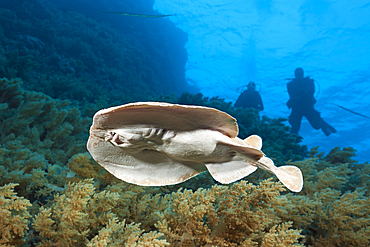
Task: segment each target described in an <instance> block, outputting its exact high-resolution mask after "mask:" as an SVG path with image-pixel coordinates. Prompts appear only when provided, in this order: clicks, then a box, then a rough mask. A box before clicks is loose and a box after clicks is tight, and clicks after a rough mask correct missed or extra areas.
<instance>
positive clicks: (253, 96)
mask: <svg viewBox="0 0 370 247" xmlns="http://www.w3.org/2000/svg"><path fill="white" fill-rule="evenodd" d="M234 106H235V107H242V108H244V109H246V108H251V107H252V108H255V109H258V110H261V111H263V109H264V108H263V103H262V98H261V95H260V94H259V92H257V91H256V84H255V83H254V82H253V81H251V82H249V84H248V86H247V90H244V91H243V92H242V93H241V94H240V95H239V98H238V99H237V100H236V102H235V104H234Z"/></svg>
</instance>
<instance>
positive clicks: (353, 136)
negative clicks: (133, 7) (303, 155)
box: [153, 0, 370, 161]
mask: <svg viewBox="0 0 370 247" xmlns="http://www.w3.org/2000/svg"><path fill="white" fill-rule="evenodd" d="M153 8H154V9H155V10H158V11H159V12H160V13H163V14H170V13H171V14H173V13H175V14H177V16H174V17H170V20H171V21H172V22H173V23H175V24H176V26H177V27H179V28H181V29H182V30H183V31H184V32H186V33H187V34H188V42H187V43H186V45H185V47H186V50H187V53H188V61H187V63H186V78H187V81H188V82H189V83H190V84H192V85H195V86H196V87H198V88H199V89H200V91H201V92H202V93H203V94H204V95H206V96H216V95H217V96H220V97H222V98H225V99H226V100H227V101H232V102H235V100H236V99H237V97H238V93H237V92H236V89H237V88H238V87H240V86H242V85H245V84H247V83H248V82H249V81H251V80H252V81H255V82H256V83H257V84H260V85H261V92H260V93H261V95H262V98H263V101H264V105H265V110H264V111H263V112H261V114H262V115H267V116H269V117H286V118H287V117H288V116H289V114H290V111H289V109H288V108H287V107H286V105H285V103H286V102H287V100H288V98H289V97H288V94H287V92H286V83H287V82H288V80H285V79H286V78H292V77H294V70H295V68H297V67H302V68H303V69H304V70H305V75H306V76H310V77H311V78H313V79H315V81H316V92H317V93H316V95H317V98H316V99H317V103H316V105H315V107H316V109H317V110H318V111H320V112H321V116H322V117H323V118H324V119H325V120H326V121H327V122H328V123H329V124H331V125H333V126H334V127H335V128H336V129H337V130H338V132H337V133H335V134H333V135H331V136H329V137H326V136H325V135H324V134H323V133H322V132H321V131H320V130H314V129H313V128H312V127H311V126H310V125H309V123H308V121H306V120H304V121H303V122H302V127H301V131H300V135H302V136H303V137H304V139H303V143H304V144H306V145H308V147H315V146H320V148H319V151H325V152H326V153H327V152H329V151H330V150H331V149H332V148H334V147H336V146H339V147H349V146H351V147H353V148H355V149H356V150H358V151H357V155H358V160H360V161H369V160H370V130H369V126H370V119H367V118H364V117H361V116H358V115H355V114H353V113H350V112H348V111H345V110H343V109H341V108H339V107H337V106H335V105H333V104H332V103H335V104H338V105H341V106H343V107H345V108H348V109H350V110H352V111H355V112H358V113H361V114H363V115H366V116H370V107H369V103H370V79H369V78H370V46H369V44H370V21H369V20H370V19H369V16H370V1H366V0H359V1H355V2H351V3H349V2H348V1H345V0H339V1H334V0H332V1H307V0H299V1H282V0H280V1H259V0H254V1H244V0H233V1H231V0H230V1H225V0H222V1H221V0H201V1H189V0H179V1H172V0H155V4H154V6H153Z"/></svg>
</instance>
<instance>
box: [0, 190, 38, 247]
mask: <svg viewBox="0 0 370 247" xmlns="http://www.w3.org/2000/svg"><path fill="white" fill-rule="evenodd" d="M15 186H17V184H7V185H5V186H3V187H0V246H20V244H22V243H23V237H24V235H25V232H26V231H27V230H28V223H29V220H28V218H30V217H31V215H30V214H29V212H28V211H27V208H28V207H30V206H31V203H30V202H29V201H28V200H27V199H24V198H22V197H18V196H16V193H15V192H14V187H15Z"/></svg>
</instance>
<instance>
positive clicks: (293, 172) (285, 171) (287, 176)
mask: <svg viewBox="0 0 370 247" xmlns="http://www.w3.org/2000/svg"><path fill="white" fill-rule="evenodd" d="M258 163H259V164H260V165H261V166H260V167H261V168H263V169H265V170H267V171H269V172H271V173H273V174H275V175H276V177H277V178H278V179H279V180H280V182H282V183H283V184H284V185H285V186H286V187H287V188H288V189H289V190H291V191H293V192H300V191H301V190H302V188H303V176H302V172H301V170H300V169H299V168H298V167H296V166H280V167H276V166H275V165H274V162H273V161H272V160H271V159H269V158H267V157H266V156H264V157H262V158H261V159H259V161H258Z"/></svg>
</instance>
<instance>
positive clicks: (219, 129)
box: [87, 102, 303, 191]
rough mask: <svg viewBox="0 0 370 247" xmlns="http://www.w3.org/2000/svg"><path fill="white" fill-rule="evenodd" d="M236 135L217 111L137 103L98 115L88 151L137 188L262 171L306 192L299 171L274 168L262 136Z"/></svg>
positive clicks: (231, 121)
mask: <svg viewBox="0 0 370 247" xmlns="http://www.w3.org/2000/svg"><path fill="white" fill-rule="evenodd" d="M237 132H238V129H237V125H236V122H235V119H234V118H232V117H231V116H229V115H228V114H226V113H223V112H220V111H218V110H215V109H212V108H206V107H198V106H179V105H173V104H167V103H152V102H149V103H134V104H128V105H124V106H119V107H112V108H109V109H104V110H101V111H99V112H98V113H97V114H96V115H95V116H94V123H93V126H92V127H91V129H90V138H89V141H88V145H87V147H88V150H89V151H90V153H91V154H92V156H93V158H94V159H95V160H96V161H97V162H98V163H99V164H100V165H102V166H103V167H104V168H105V169H107V170H108V171H109V172H110V173H112V174H113V175H114V176H116V177H117V178H119V179H122V180H124V181H127V182H130V183H134V184H138V185H145V186H160V185H169V184H177V183H180V182H183V181H185V180H187V179H189V178H192V177H194V176H196V175H198V174H199V173H201V172H204V171H206V170H207V169H208V171H209V172H210V174H211V175H212V176H213V178H214V179H215V180H216V181H218V182H220V183H231V182H234V181H237V180H239V179H241V178H243V177H245V176H248V175H249V174H251V173H253V172H254V171H255V170H256V169H257V167H261V168H263V169H265V170H267V171H269V172H271V173H273V174H276V175H277V177H278V178H279V179H280V180H281V181H282V182H283V183H284V185H286V186H287V187H288V188H289V189H291V190H292V191H300V190H301V189H302V185H303V180H302V174H301V172H300V170H299V169H298V168H296V167H293V166H283V167H276V166H274V164H273V162H272V160H271V159H269V158H267V157H266V156H264V154H263V152H261V150H260V149H261V147H262V140H261V138H260V137H259V136H256V135H253V136H250V137H249V138H247V139H245V140H241V139H239V138H237V137H236V135H237Z"/></svg>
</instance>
